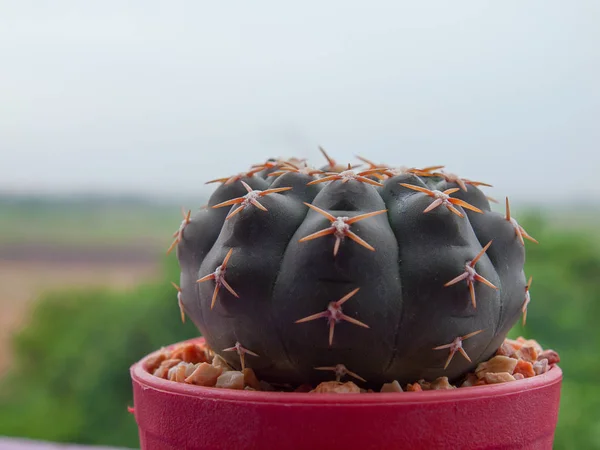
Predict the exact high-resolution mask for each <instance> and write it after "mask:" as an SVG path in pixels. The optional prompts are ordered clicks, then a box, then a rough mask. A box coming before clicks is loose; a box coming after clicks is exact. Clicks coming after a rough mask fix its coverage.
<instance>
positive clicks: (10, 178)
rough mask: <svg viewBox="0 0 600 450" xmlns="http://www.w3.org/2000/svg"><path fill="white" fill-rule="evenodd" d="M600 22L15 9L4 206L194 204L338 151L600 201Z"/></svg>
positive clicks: (346, 8)
mask: <svg viewBox="0 0 600 450" xmlns="http://www.w3.org/2000/svg"><path fill="white" fill-rule="evenodd" d="M44 5H45V6H44ZM599 24H600V2H598V1H597V0H589V1H584V0H579V1H577V2H565V1H551V0H543V1H541V0H540V1H526V2H523V1H483V0H473V1H464V2H460V1H459V2H450V1H447V0H444V1H422V2H421V1H410V2H401V1H397V0H389V1H369V2H360V3H359V2H352V1H349V0H344V1H328V2H325V1H315V0H303V1H301V2H293V4H292V2H285V1H281V0H272V1H247V0H246V1H232V0H229V1H221V2H219V1H211V2H206V1H189V2H178V1H173V2H166V1H163V2H157V1H148V0H146V1H131V2H123V1H117V0H104V1H96V2H92V1H89V2H84V1H73V2H66V1H53V2H42V1H24V0H23V1H21V0H20V1H8V0H6V1H2V0H0V191H6V190H9V191H18V192H51V193H57V192H58V193H70V192H108V193H111V194H114V193H119V192H127V193H145V194H150V195H153V196H164V195H179V194H185V195H186V196H190V195H194V194H195V193H196V192H197V193H198V194H201V193H204V192H205V191H204V189H205V187H204V185H203V183H204V181H206V180H208V179H211V178H215V177H220V176H225V175H230V174H232V173H234V172H239V171H241V170H243V169H245V168H246V167H247V166H248V165H249V164H251V163H254V162H258V161H261V160H263V159H265V158H266V157H268V156H272V155H275V156H286V155H287V156H289V155H292V154H295V155H299V156H305V157H309V158H311V159H312V161H314V162H315V164H317V163H318V164H321V163H322V160H321V157H320V155H319V153H318V150H317V146H318V145H323V146H324V147H325V148H326V149H328V150H329V151H330V152H331V154H332V155H334V156H335V157H336V159H338V160H339V161H340V162H346V161H348V160H350V159H351V158H352V155H353V154H356V153H358V154H363V155H366V156H368V157H370V158H372V159H374V160H377V161H383V162H388V163H396V164H406V165H411V166H413V165H416V166H423V165H430V164H446V165H447V167H448V169H449V170H451V171H453V172H457V173H459V174H461V175H463V176H465V177H468V178H472V179H477V180H479V179H481V180H483V181H487V182H490V183H492V184H494V185H495V186H496V188H495V189H494V190H492V191H490V194H492V195H494V196H497V197H501V196H502V195H504V194H509V195H511V196H513V197H515V198H517V197H518V198H520V199H528V200H539V201H544V200H546V201H547V200H549V199H551V198H553V197H556V196H558V197H560V198H561V199H568V198H571V197H575V196H580V198H583V197H585V198H590V197H593V198H594V199H595V200H594V201H596V202H598V201H600V183H599V182H598V176H599V170H600V153H599V151H600V147H599V143H600V26H599Z"/></svg>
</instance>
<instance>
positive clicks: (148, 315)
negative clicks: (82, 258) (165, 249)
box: [0, 259, 198, 447]
mask: <svg viewBox="0 0 600 450" xmlns="http://www.w3.org/2000/svg"><path fill="white" fill-rule="evenodd" d="M170 261H171V265H170V266H169V267H168V268H167V274H168V276H167V277H166V279H165V280H162V281H160V282H157V283H156V284H153V285H146V286H142V287H140V288H138V289H136V290H134V291H132V292H111V291H108V290H94V291H89V290H78V291H62V292H54V293H51V294H49V295H47V296H45V297H44V298H43V299H42V300H41V301H40V302H39V306H38V307H37V308H36V309H35V312H34V314H33V317H32V318H31V322H30V324H29V326H28V327H27V328H25V329H24V330H23V332H21V334H20V335H19V336H18V337H17V339H16V341H15V353H16V358H15V361H14V370H13V371H12V373H11V374H10V375H9V376H8V377H7V378H6V379H5V380H4V381H3V383H2V390H1V391H0V392H2V393H3V394H2V395H1V397H0V435H11V436H26V437H30V438H36V439H45V440H52V441H62V442H80V443H88V444H106V445H120V446H130V447H137V446H138V437H137V428H136V424H135V420H134V418H133V416H131V415H130V414H128V413H127V405H131V404H132V389H131V380H130V378H129V372H128V369H129V366H130V365H131V364H132V363H133V362H135V361H137V360H138V359H140V358H141V357H142V356H144V355H145V354H147V353H149V352H151V351H153V350H156V349H157V348H160V347H161V346H163V345H166V344H169V343H173V342H177V341H180V340H183V339H188V338H190V337H194V336H196V335H197V334H198V332H197V330H196V328H195V327H194V326H193V325H192V324H190V323H186V325H185V326H184V325H182V324H181V319H180V317H179V309H178V308H177V301H176V293H175V290H174V289H173V287H172V286H171V285H170V283H169V282H168V280H177V279H178V270H177V267H175V262H174V261H173V260H172V259H171V260H170Z"/></svg>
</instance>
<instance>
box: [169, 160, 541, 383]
mask: <svg viewBox="0 0 600 450" xmlns="http://www.w3.org/2000/svg"><path fill="white" fill-rule="evenodd" d="M322 151H323V150H322ZM323 153H324V154H325V156H326V157H327V160H328V164H327V165H325V166H323V167H322V168H321V169H320V170H319V169H313V168H310V167H309V166H307V165H306V162H305V161H302V160H298V159H290V160H280V159H269V160H267V161H266V162H265V163H262V164H258V165H255V166H253V167H252V168H251V169H250V170H249V171H248V172H243V173H240V174H238V175H234V176H232V177H226V178H221V179H217V180H212V181H211V182H220V183H221V185H220V186H219V187H218V188H217V189H216V190H215V191H214V193H213V194H212V196H211V197H210V200H209V203H208V205H207V206H205V207H203V208H201V209H200V210H199V211H197V212H196V213H195V214H193V215H192V216H191V217H190V215H189V213H188V214H184V220H183V222H182V224H181V226H180V227H179V229H178V230H177V232H176V233H175V234H174V237H175V241H174V242H173V245H172V248H173V247H176V248H177V255H178V259H179V263H180V266H181V279H180V285H181V288H180V289H179V288H178V290H179V292H178V302H179V306H180V308H182V314H183V313H185V315H187V316H188V317H189V318H190V319H191V320H192V321H193V322H194V323H195V324H196V326H197V327H198V328H199V330H200V331H201V333H202V335H203V336H204V337H205V338H206V341H207V343H208V344H209V345H210V347H211V348H212V349H213V351H214V352H215V353H217V354H219V355H220V356H221V357H222V358H224V359H225V360H226V361H227V362H228V363H229V364H230V365H232V366H233V367H235V368H237V369H241V368H242V367H251V368H252V369H254V371H255V372H256V374H257V375H258V377H259V378H261V379H264V380H266V381H269V382H277V383H289V384H291V385H299V384H302V383H316V382H320V381H324V380H328V379H331V377H332V373H331V371H333V372H335V374H336V377H337V378H338V379H339V378H340V377H342V376H344V375H348V374H351V376H352V377H353V378H354V379H355V380H359V382H364V383H365V384H364V385H365V386H367V385H371V386H375V385H379V386H381V384H383V383H387V382H390V381H392V380H397V381H399V382H400V383H402V384H405V383H408V382H414V381H416V380H419V379H427V380H433V379H436V378H437V377H440V376H447V377H448V378H449V379H450V380H458V379H460V378H461V376H463V375H464V374H466V373H467V372H469V371H471V370H473V369H474V368H475V366H476V365H477V364H478V363H479V362H482V361H485V360H487V359H488V358H490V357H491V356H493V354H494V352H495V351H496V350H497V349H498V348H499V347H500V346H501V344H502V342H503V340H504V338H505V337H506V334H507V333H508V331H509V329H510V328H511V327H512V325H513V324H514V323H515V322H516V321H517V320H518V319H519V317H520V315H521V314H522V313H523V314H526V311H527V305H528V304H529V299H530V297H529V286H530V282H528V283H527V282H526V280H525V275H524V272H523V264H524V260H525V248H524V240H523V239H530V240H534V239H533V238H532V237H531V236H529V235H528V234H527V232H526V231H525V230H524V229H523V228H522V227H521V226H520V225H519V224H518V222H517V221H516V220H515V219H514V218H513V217H512V216H511V215H510V209H509V204H508V199H507V200H506V215H503V214H500V213H497V212H493V211H491V209H490V204H489V200H488V198H487V197H486V196H485V195H484V193H483V192H482V191H481V190H480V189H479V186H489V185H486V184H485V183H481V182H475V181H472V180H468V179H464V178H460V177H458V176H456V175H453V174H450V173H446V172H444V171H442V170H441V169H442V166H432V167H427V168H424V169H417V168H399V169H395V168H391V167H389V166H385V165H378V164H375V163H372V162H371V161H369V160H366V159H365V158H361V160H362V161H363V162H364V163H366V164H368V167H367V168H364V167H362V168H357V169H355V168H353V167H351V166H350V165H348V166H347V168H344V167H340V166H339V165H337V164H336V163H335V161H333V160H332V159H331V158H329V156H328V155H327V154H326V153H325V152H324V151H323ZM456 353H460V354H459V355H457V354H456ZM363 380H366V381H363Z"/></svg>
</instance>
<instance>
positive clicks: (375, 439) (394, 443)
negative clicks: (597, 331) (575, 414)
mask: <svg viewBox="0 0 600 450" xmlns="http://www.w3.org/2000/svg"><path fill="white" fill-rule="evenodd" d="M145 360H146V358H144V359H142V360H141V361H140V362H138V363H136V364H134V365H133V366H132V367H131V377H132V379H133V392H134V410H135V418H136V421H137V424H138V427H139V432H140V443H141V448H142V450H158V449H160V450H171V449H173V450H194V449H234V450H242V449H274V450H284V449H310V450H319V449H327V450H336V449H340V450H350V449H361V450H365V449H400V448H402V449H411V450H416V449H428V450H431V449H452V450H456V449H492V448H493V449H551V448H552V441H553V439H554V429H555V427H556V421H557V417H558V405H559V399H560V385H561V380H562V372H561V370H560V368H558V367H556V366H555V367H553V368H552V369H551V370H550V371H549V372H548V373H546V374H544V375H540V376H536V377H533V378H528V379H524V380H520V381H515V382H510V383H505V384H497V385H490V386H476V387H469V388H460V389H454V390H447V391H425V392H403V393H386V394H379V393H374V394H305V393H277V392H254V391H236V390H229V389H218V388H205V387H199V386H194V385H188V384H184V383H175V382H172V381H166V380H163V379H161V378H158V377H155V376H153V375H151V374H149V373H148V372H147V371H146V370H145V369H144V362H145Z"/></svg>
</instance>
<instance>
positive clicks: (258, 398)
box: [130, 338, 562, 406]
mask: <svg viewBox="0 0 600 450" xmlns="http://www.w3.org/2000/svg"><path fill="white" fill-rule="evenodd" d="M203 340H204V339H203V338H195V339H189V340H187V341H182V342H178V343H175V344H172V345H169V346H166V347H164V348H162V349H158V350H156V351H154V352H152V353H150V354H148V355H146V356H144V357H143V358H142V359H141V360H140V361H138V362H136V363H135V364H133V365H132V366H131V368H130V374H131V378H132V379H133V380H134V381H135V382H137V383H139V384H140V385H142V388H143V389H154V390H156V391H162V392H165V393H170V394H173V395H182V396H188V397H203V398H209V399H213V400H215V401H225V402H240V403H258V404H265V405H266V404H281V403H287V404H295V405H312V406H318V405H331V404H340V405H380V404H423V403H440V402H455V401H469V400H472V399H482V398H492V397H499V396H505V395H511V394H512V395H514V394H519V393H522V392H527V391H533V390H537V389H543V388H546V387H549V386H551V385H554V384H557V383H560V382H561V380H562V370H561V369H560V367H558V366H557V365H554V366H553V367H552V368H551V369H550V370H549V371H548V372H546V373H545V374H542V375H536V376H534V377H531V378H524V379H522V380H517V381H511V382H506V383H499V384H492V385H484V386H470V387H462V388H457V389H449V390H436V391H421V392H390V393H380V392H376V393H372V394H343V395H340V394H337V395H332V394H327V393H325V394H315V393H312V394H308V393H305V392H264V391H246V390H235V389H224V388H216V387H204V386H196V385H193V384H186V383H177V382H175V381H169V380H165V379H163V378H159V377H155V376H154V375H152V374H151V373H150V372H148V371H147V370H146V369H145V363H146V361H147V360H148V359H149V358H150V357H152V356H154V355H156V354H158V353H159V352H160V351H162V350H164V349H165V348H172V347H174V346H176V345H181V344H185V343H188V342H201V341H203Z"/></svg>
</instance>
